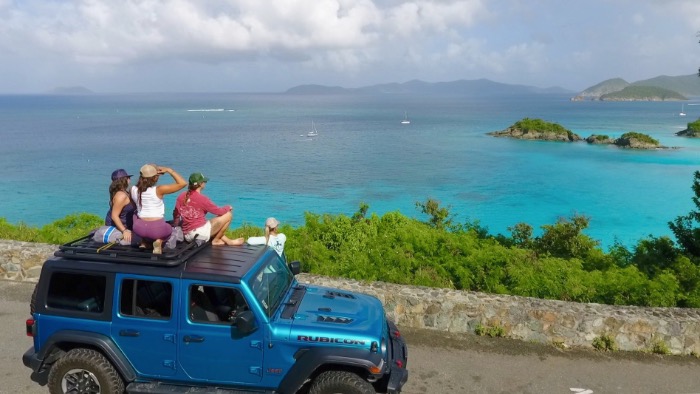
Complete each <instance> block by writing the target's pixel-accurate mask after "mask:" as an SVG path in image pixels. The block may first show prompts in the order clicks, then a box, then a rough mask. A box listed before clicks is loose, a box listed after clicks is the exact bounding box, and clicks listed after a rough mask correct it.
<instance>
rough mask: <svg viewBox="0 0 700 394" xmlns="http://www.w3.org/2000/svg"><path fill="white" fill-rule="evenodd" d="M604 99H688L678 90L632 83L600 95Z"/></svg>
mask: <svg viewBox="0 0 700 394" xmlns="http://www.w3.org/2000/svg"><path fill="white" fill-rule="evenodd" d="M599 100H602V101H673V100H687V98H686V97H684V96H682V95H681V94H679V93H678V92H674V91H673V90H669V89H664V88H661V87H656V86H642V85H630V86H627V87H626V88H624V89H622V90H620V91H618V92H613V93H607V94H604V95H602V96H600V98H599Z"/></svg>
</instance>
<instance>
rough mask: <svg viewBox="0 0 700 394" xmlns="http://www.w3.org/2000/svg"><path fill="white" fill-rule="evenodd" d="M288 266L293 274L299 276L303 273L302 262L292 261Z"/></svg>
mask: <svg viewBox="0 0 700 394" xmlns="http://www.w3.org/2000/svg"><path fill="white" fill-rule="evenodd" d="M287 265H288V266H289V270H290V271H292V274H294V275H298V274H299V273H300V272H301V262H299V261H292V262H291V263H289V264H287Z"/></svg>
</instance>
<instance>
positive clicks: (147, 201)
mask: <svg viewBox="0 0 700 394" xmlns="http://www.w3.org/2000/svg"><path fill="white" fill-rule="evenodd" d="M163 174H170V176H171V177H173V180H174V181H175V183H170V184H167V185H158V186H156V183H158V178H159V177H160V176H161V175H163ZM139 175H140V176H139V180H138V182H137V183H136V186H133V187H132V188H131V199H132V200H134V203H136V209H137V214H136V216H135V217H134V233H135V234H136V235H138V236H140V237H141V238H145V239H148V240H152V241H153V254H161V253H163V249H162V246H163V242H165V241H167V240H168V238H169V237H170V234H171V233H172V231H173V228H172V226H171V225H170V224H169V223H168V222H166V221H165V203H164V201H163V196H165V195H166V194H171V193H175V192H177V191H179V190H181V189H182V188H184V187H185V186H187V181H186V180H185V179H184V178H183V177H182V176H180V174H178V173H177V172H175V170H173V169H172V168H169V167H162V166H156V165H155V164H144V165H143V166H142V167H141V171H140V174H139ZM141 246H142V247H145V244H144V243H142V244H141Z"/></svg>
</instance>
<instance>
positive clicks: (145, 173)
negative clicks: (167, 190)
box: [140, 164, 158, 178]
mask: <svg viewBox="0 0 700 394" xmlns="http://www.w3.org/2000/svg"><path fill="white" fill-rule="evenodd" d="M140 172H141V176H142V177H144V178H150V177H152V176H156V175H158V169H157V168H156V166H154V165H153V164H144V165H143V166H142V167H141V171H140Z"/></svg>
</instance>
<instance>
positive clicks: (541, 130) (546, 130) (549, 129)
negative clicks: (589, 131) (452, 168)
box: [487, 118, 581, 142]
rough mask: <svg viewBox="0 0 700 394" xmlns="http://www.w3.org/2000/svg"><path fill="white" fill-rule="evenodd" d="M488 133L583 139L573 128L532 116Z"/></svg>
mask: <svg viewBox="0 0 700 394" xmlns="http://www.w3.org/2000/svg"><path fill="white" fill-rule="evenodd" d="M487 134H489V135H492V136H494V137H510V138H517V139H521V140H542V141H559V142H574V141H581V137H580V136H579V135H578V134H575V133H573V132H572V131H571V130H569V129H567V128H564V127H563V126H561V125H559V124H557V123H551V122H546V121H544V120H542V119H530V118H525V119H522V120H519V121H517V122H515V123H513V125H512V126H510V127H508V128H507V129H505V130H501V131H494V132H491V133H487Z"/></svg>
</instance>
